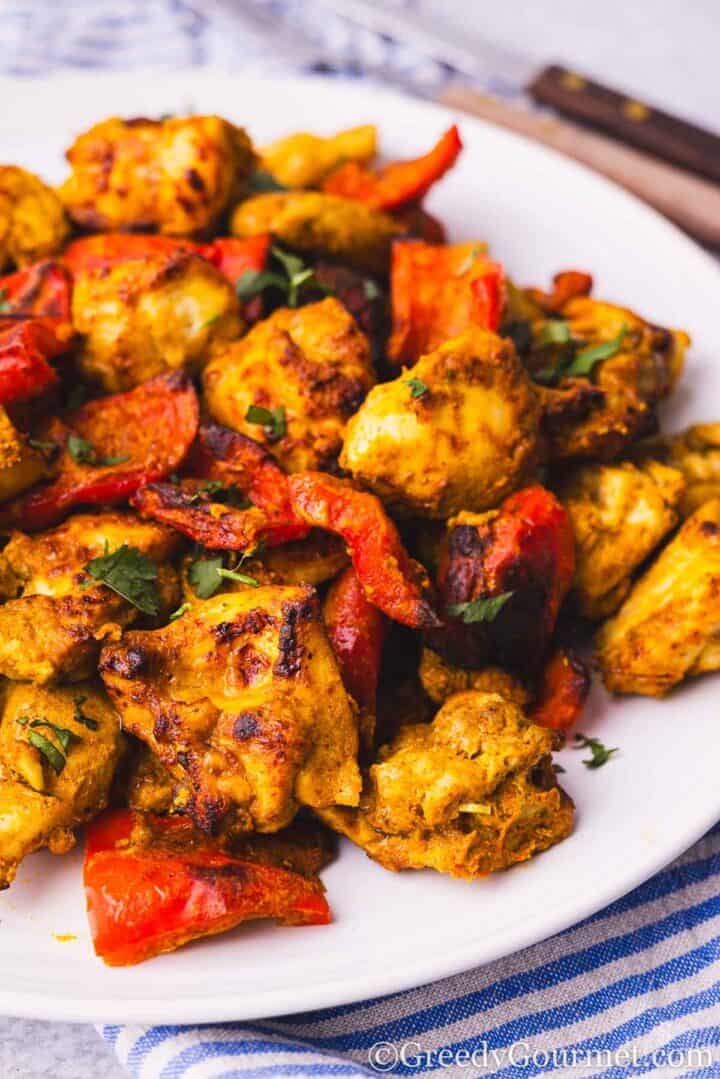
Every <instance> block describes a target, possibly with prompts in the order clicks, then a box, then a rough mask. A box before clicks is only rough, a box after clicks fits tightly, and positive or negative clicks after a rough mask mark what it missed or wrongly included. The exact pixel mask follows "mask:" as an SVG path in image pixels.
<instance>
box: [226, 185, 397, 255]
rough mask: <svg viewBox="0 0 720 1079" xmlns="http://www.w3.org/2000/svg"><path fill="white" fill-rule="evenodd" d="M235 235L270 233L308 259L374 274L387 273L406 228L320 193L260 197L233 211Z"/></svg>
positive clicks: (359, 204) (378, 213)
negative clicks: (324, 258)
mask: <svg viewBox="0 0 720 1079" xmlns="http://www.w3.org/2000/svg"><path fill="white" fill-rule="evenodd" d="M230 228H231V231H232V234H233V236H257V235H258V234H259V233H263V232H270V233H272V235H273V236H274V237H275V238H276V239H278V240H280V241H281V242H282V243H283V244H287V245H288V246H289V247H293V248H295V249H297V250H298V251H302V252H303V253H305V254H308V255H331V256H333V257H334V258H337V259H340V260H341V261H342V262H347V263H349V265H350V266H355V267H357V269H359V270H367V271H368V272H369V273H376V274H387V272H388V269H389V266H390V247H391V244H392V241H393V240H394V239H395V237H396V236H400V235H402V233H403V231H404V230H403V227H402V226H401V225H399V224H398V223H397V221H394V220H393V218H392V217H389V216H388V214H385V213H383V212H382V211H381V210H373V209H371V208H370V207H369V206H365V205H363V203H362V202H358V201H357V200H355V199H346V198H342V197H341V196H340V195H326V194H324V193H322V192H320V191H289V192H277V193H276V192H270V193H268V194H263V195H255V196H253V197H252V198H250V199H246V200H245V202H241V203H240V205H239V206H238V207H237V208H236V209H235V211H234V212H233V215H232V218H231V221H230Z"/></svg>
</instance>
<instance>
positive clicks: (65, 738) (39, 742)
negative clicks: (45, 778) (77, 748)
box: [18, 716, 78, 775]
mask: <svg viewBox="0 0 720 1079" xmlns="http://www.w3.org/2000/svg"><path fill="white" fill-rule="evenodd" d="M18 723H19V724H21V725H22V726H23V727H30V728H32V729H31V730H29V731H28V736H27V740H28V742H29V743H30V745H31V746H34V747H35V749H37V750H39V752H40V753H42V755H43V756H44V757H45V760H46V761H47V762H48V764H49V765H50V766H51V767H52V768H53V769H54V771H55V772H56V773H57V775H60V773H61V772H62V770H63V768H64V767H65V765H66V763H67V754H68V750H69V749H70V746H71V745H72V743H73V741H75V740H78V735H76V734H75V732H74V731H70V730H68V729H67V727H58V725H57V724H56V723H51V722H50V720H49V719H29V718H28V717H27V716H23V717H22V718H21V719H18ZM38 727H44V728H45V729H46V730H49V731H51V732H52V733H53V735H54V736H55V738H57V740H58V742H59V743H60V747H61V748H60V749H58V747H57V746H56V745H55V744H54V743H53V742H51V741H50V739H49V738H46V737H45V735H44V734H41V733H40V731H39V730H38V729H37V728H38Z"/></svg>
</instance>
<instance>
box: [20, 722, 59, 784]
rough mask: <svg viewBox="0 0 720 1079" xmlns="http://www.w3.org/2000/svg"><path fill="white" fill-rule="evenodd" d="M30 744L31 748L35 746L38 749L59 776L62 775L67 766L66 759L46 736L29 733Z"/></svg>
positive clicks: (33, 732)
mask: <svg viewBox="0 0 720 1079" xmlns="http://www.w3.org/2000/svg"><path fill="white" fill-rule="evenodd" d="M27 740H28V742H29V743H30V745H31V746H35V749H38V750H39V751H40V752H41V753H42V755H43V757H44V758H45V760H46V761H47V762H48V764H49V765H50V766H51V768H53V770H54V771H55V772H56V774H57V775H60V773H61V772H62V770H63V768H64V767H65V764H66V758H65V757H64V756H63V754H62V753H61V752H60V750H59V749H58V748H57V746H54V745H53V744H52V742H51V741H50V740H49V739H48V738H46V737H45V735H44V734H40V732H39V731H28V738H27Z"/></svg>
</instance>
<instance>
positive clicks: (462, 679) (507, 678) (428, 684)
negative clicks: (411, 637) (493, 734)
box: [419, 648, 530, 709]
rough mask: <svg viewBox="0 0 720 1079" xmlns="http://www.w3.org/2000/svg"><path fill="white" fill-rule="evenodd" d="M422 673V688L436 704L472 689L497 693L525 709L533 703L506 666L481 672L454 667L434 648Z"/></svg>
mask: <svg viewBox="0 0 720 1079" xmlns="http://www.w3.org/2000/svg"><path fill="white" fill-rule="evenodd" d="M419 674H420V681H421V683H422V687H423V689H424V690H425V692H426V693H427V695H428V697H429V698H430V700H431V701H432V702H433V703H434V704H444V703H445V701H446V700H447V699H448V697H452V696H453V695H454V694H455V693H462V692H463V691H465V690H468V689H473V690H477V691H478V692H482V693H496V694H497V695H498V696H500V697H503V698H504V699H505V700H508V701H511V702H512V703H513V704H515V705H517V707H518V708H521V709H524V708H525V707H526V706H527V704H528V703H529V701H530V694H529V693H528V691H527V689H526V688H525V687H524V686H523V685H522V684H521V683H520V682H519V681H518V680H517V679H516V678H514V677H513V676H512V675H511V674H509V673H508V672H507V671H504V670H503V669H502V667H484V668H483V669H482V670H480V671H473V670H466V669H465V668H463V667H454V666H453V665H452V664H451V663H448V661H447V660H445V659H443V658H442V656H439V655H438V654H437V652H433V650H432V649H431V648H423V650H422V654H421V656H420V669H419Z"/></svg>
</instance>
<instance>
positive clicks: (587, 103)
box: [528, 65, 720, 182]
mask: <svg viewBox="0 0 720 1079" xmlns="http://www.w3.org/2000/svg"><path fill="white" fill-rule="evenodd" d="M528 92H529V93H530V95H531V96H532V97H533V98H534V99H535V101H539V102H541V103H542V104H543V105H550V106H551V107H552V108H553V109H556V110H557V111H558V112H561V113H563V114H564V115H565V116H570V117H572V118H574V119H577V120H580V121H581V122H582V123H583V124H588V125H591V126H592V127H595V128H600V129H601V130H603V131H607V132H608V133H609V134H610V135H613V136H614V137H615V138H617V139H620V140H621V141H622V142H626V143H629V144H630V145H631V146H637V147H639V148H640V149H641V150H645V151H646V152H647V153H651V154H655V155H656V156H657V157H660V158H662V159H663V160H664V161H671V162H673V163H674V164H676V165H680V166H681V167H682V168H684V169H690V170H691V171H692V172H697V173H699V174H700V175H701V176H707V177H708V179H710V180H715V181H717V182H720V135H715V134H713V133H712V132H711V131H705V130H703V128H701V127H696V126H695V124H690V123H687V122H686V121H685V120H680V119H679V118H678V117H677V116H672V115H670V113H667V112H663V111H662V109H656V108H653V106H652V105H648V104H647V102H645V101H637V100H636V99H635V98H632V97H628V96H627V95H626V94H619V93H617V91H616V90H611V89H609V87H607V86H603V84H602V83H599V82H593V80H592V79H588V78H586V77H585V76H584V75H578V74H577V73H576V72H574V71H569V70H568V69H567V68H564V67H558V66H557V65H552V66H551V67H546V68H544V69H543V70H542V71H541V72H540V73H539V74H538V75H537V76H536V77H535V78H534V79H533V81H532V82H531V83H530V85H529V86H528Z"/></svg>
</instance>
